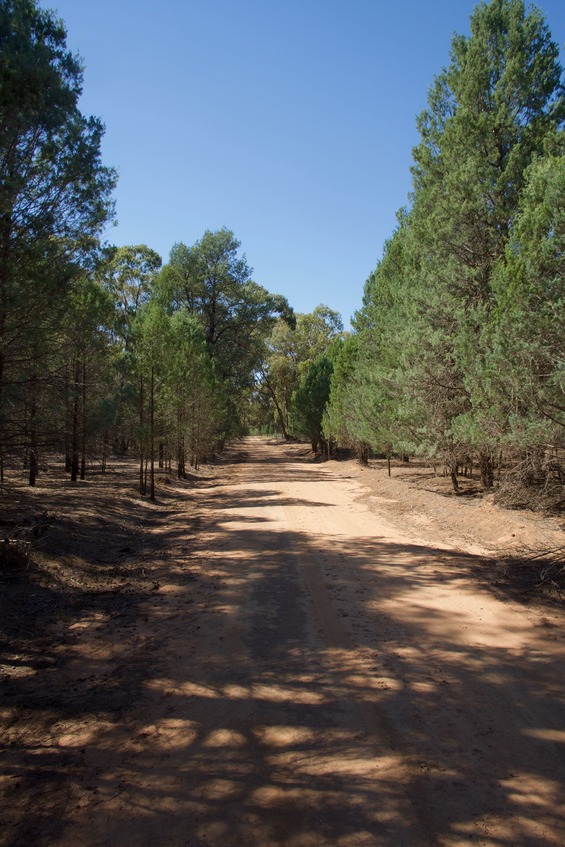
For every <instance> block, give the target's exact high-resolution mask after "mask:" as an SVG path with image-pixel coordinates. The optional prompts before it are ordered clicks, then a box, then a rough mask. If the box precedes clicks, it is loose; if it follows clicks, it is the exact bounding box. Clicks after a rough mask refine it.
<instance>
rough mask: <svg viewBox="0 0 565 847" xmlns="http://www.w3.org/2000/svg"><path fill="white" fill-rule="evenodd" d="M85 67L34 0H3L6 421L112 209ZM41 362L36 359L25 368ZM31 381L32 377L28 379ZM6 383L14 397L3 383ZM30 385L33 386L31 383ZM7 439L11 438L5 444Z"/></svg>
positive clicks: (1, 316) (2, 418) (0, 344)
mask: <svg viewBox="0 0 565 847" xmlns="http://www.w3.org/2000/svg"><path fill="white" fill-rule="evenodd" d="M81 87H82V68H81V65H80V62H79V61H78V59H77V58H76V57H75V56H73V55H72V54H71V53H70V52H69V51H68V49H67V46H66V33H65V29H64V26H63V24H62V23H61V22H60V21H58V20H57V19H56V18H55V17H54V15H53V14H52V13H51V12H46V11H43V10H41V9H39V8H38V6H37V3H36V2H35V0H1V2H0V429H1V431H2V432H3V433H4V434H5V436H4V438H5V437H6V433H10V430H11V429H13V427H12V426H11V424H12V420H11V419H12V414H13V411H12V410H13V409H15V408H17V407H18V406H19V405H21V403H22V402H23V395H24V394H25V393H26V392H28V391H29V390H30V380H31V381H32V382H33V381H36V382H37V378H38V375H40V372H41V369H42V368H43V364H42V358H43V354H42V351H41V350H40V349H38V347H37V343H36V340H37V332H38V328H39V325H40V324H41V325H44V324H45V322H46V321H47V320H48V319H49V318H51V317H52V318H53V320H55V321H59V320H61V319H62V317H61V316H62V314H64V298H65V295H66V291H67V289H68V286H69V285H70V282H71V281H72V279H73V277H74V275H75V273H76V272H77V269H79V268H80V266H83V267H84V266H87V265H88V262H89V257H90V256H91V254H92V252H93V250H95V249H96V244H97V241H96V239H97V236H98V235H99V234H100V233H101V231H102V228H103V226H104V225H105V223H106V222H107V220H108V218H109V217H110V216H111V214H112V201H111V191H112V189H113V186H114V183H115V174H114V172H113V171H112V170H110V169H108V168H106V167H104V166H103V165H102V164H101V160H100V142H101V138H102V133H103V128H102V125H101V123H100V121H98V120H97V119H95V118H85V117H84V116H83V115H82V114H81V113H80V111H79V108H78V98H79V96H80V93H81ZM32 362H35V364H36V367H31V368H30V367H29V365H30V363H32ZM32 389H33V386H32ZM8 391H9V393H10V397H9V403H8V402H7V392H8ZM32 393H33V390H32ZM4 446H6V445H4Z"/></svg>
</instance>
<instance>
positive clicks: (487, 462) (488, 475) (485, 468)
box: [480, 453, 494, 489]
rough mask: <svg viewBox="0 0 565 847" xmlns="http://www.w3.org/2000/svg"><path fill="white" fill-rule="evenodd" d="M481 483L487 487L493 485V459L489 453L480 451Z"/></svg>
mask: <svg viewBox="0 0 565 847" xmlns="http://www.w3.org/2000/svg"><path fill="white" fill-rule="evenodd" d="M480 467H481V483H482V485H483V487H484V488H486V489H489V488H492V486H493V485H494V461H493V458H492V456H491V455H490V453H481V455H480Z"/></svg>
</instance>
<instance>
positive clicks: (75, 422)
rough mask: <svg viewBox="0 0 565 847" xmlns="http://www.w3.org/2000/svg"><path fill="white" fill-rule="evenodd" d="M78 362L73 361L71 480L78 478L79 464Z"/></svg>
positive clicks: (74, 480)
mask: <svg viewBox="0 0 565 847" xmlns="http://www.w3.org/2000/svg"><path fill="white" fill-rule="evenodd" d="M79 388H80V363H79V362H78V361H77V362H76V363H75V377H74V389H75V390H74V399H73V417H72V434H71V482H76V481H77V479H78V465H79V423H80V418H79V413H80V392H79Z"/></svg>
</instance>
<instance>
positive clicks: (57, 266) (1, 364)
mask: <svg viewBox="0 0 565 847" xmlns="http://www.w3.org/2000/svg"><path fill="white" fill-rule="evenodd" d="M81 87H82V68H81V65H80V62H79V61H78V59H77V58H76V57H75V56H73V55H72V54H71V53H70V52H69V51H68V49H67V46H66V32H65V29H64V26H63V24H62V23H61V22H60V21H58V20H57V19H56V18H55V17H54V16H53V15H52V13H50V12H46V11H42V10H40V9H39V8H38V6H37V4H36V3H35V2H34V0H0V181H1V185H0V476H1V478H2V481H3V479H4V471H5V468H6V467H7V466H8V465H13V464H14V463H17V464H18V465H19V466H20V467H21V466H22V464H23V465H24V466H25V467H26V468H27V471H28V474H29V482H30V484H31V485H35V483H36V479H37V476H38V474H39V473H40V470H41V466H42V460H45V459H46V458H47V457H49V456H52V455H53V454H54V453H58V454H60V455H61V456H63V457H64V459H65V463H66V467H67V471H68V473H69V475H70V478H71V479H72V480H76V479H78V478H79V477H80V478H84V476H85V473H86V469H87V466H88V464H89V462H91V461H93V460H96V461H97V462H98V463H100V464H102V465H104V462H105V459H106V457H107V456H109V455H114V454H119V455H129V456H138V457H139V475H140V490H141V492H142V493H149V494H150V495H151V496H154V467H155V464H156V463H160V464H161V465H167V466H168V467H171V468H174V469H175V471H176V473H178V475H179V476H181V477H182V476H184V475H185V474H186V470H187V466H188V465H189V464H192V465H193V466H198V463H199V462H200V461H201V460H202V458H203V457H205V456H206V455H208V454H209V453H211V452H212V451H213V450H214V449H216V448H217V447H218V446H221V445H222V444H223V443H224V441H225V439H226V438H227V437H229V436H231V435H233V434H236V433H238V432H240V431H241V430H242V428H243V427H244V426H245V422H244V421H245V417H246V414H245V413H246V409H247V404H248V397H249V395H250V393H251V392H252V389H253V385H254V380H255V373H256V372H257V370H258V368H259V366H260V361H261V356H262V351H263V343H264V339H265V337H266V336H267V335H269V333H270V331H271V329H272V327H273V326H274V323H275V319H276V318H281V317H283V318H284V319H285V320H287V321H289V322H290V323H292V321H293V315H292V311H291V310H290V308H289V307H288V304H287V302H286V300H285V299H284V298H282V297H277V296H273V295H271V294H269V293H268V292H267V291H266V290H265V289H264V288H262V287H261V286H259V285H257V284H256V283H255V282H253V281H252V279H251V269H250V268H249V266H248V265H247V262H246V259H245V256H241V255H240V254H239V247H240V245H239V242H238V241H237V240H236V238H235V236H234V235H233V233H231V232H230V231H228V230H225V229H224V230H221V231H219V232H215V233H213V232H208V231H207V232H205V234H204V236H203V237H202V238H201V239H200V240H199V241H198V242H197V243H196V244H195V245H193V246H192V247H187V246H185V245H184V244H177V245H175V247H174V248H173V250H172V251H171V255H170V259H169V262H168V263H167V265H166V266H165V267H163V268H162V267H161V264H162V263H161V258H160V257H159V256H158V255H157V254H156V253H155V251H153V250H151V249H150V248H149V247H147V246H145V245H136V246H132V247H120V248H116V247H109V246H107V245H104V244H102V242H101V240H100V239H101V237H102V234H103V232H104V230H105V228H106V227H107V226H108V224H109V222H110V221H111V219H112V216H113V203H112V191H113V189H114V186H115V182H116V175H115V173H114V171H113V170H112V169H110V168H107V167H105V166H104V165H103V164H102V162H101V156H100V144H101V139H102V135H103V127H102V125H101V124H100V122H99V121H98V120H97V119H94V118H85V117H84V116H83V115H82V114H81V113H80V110H79V108H78V98H79V96H80V93H81Z"/></svg>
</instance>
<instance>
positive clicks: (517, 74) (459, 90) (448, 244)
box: [410, 0, 565, 486]
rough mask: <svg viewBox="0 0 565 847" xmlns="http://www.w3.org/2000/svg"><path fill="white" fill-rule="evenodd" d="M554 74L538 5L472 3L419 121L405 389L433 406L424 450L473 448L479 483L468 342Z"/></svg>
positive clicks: (484, 466) (543, 128)
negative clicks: (416, 340)
mask: <svg viewBox="0 0 565 847" xmlns="http://www.w3.org/2000/svg"><path fill="white" fill-rule="evenodd" d="M561 74H562V71H561V67H560V65H559V62H558V48H557V46H556V44H554V43H553V42H552V40H551V37H550V34H549V32H548V29H547V27H546V25H545V22H544V20H543V17H542V15H541V13H540V12H539V11H538V10H536V9H531V10H529V11H528V12H526V9H525V6H524V3H523V2H522V0H492V2H490V3H489V4H486V3H481V4H480V5H479V6H477V7H476V9H475V11H474V13H473V15H472V18H471V35H470V36H469V37H465V36H457V37H455V38H454V40H453V42H452V52H451V61H450V64H449V66H448V67H447V69H445V70H444V71H443V73H442V74H440V76H439V77H438V78H437V79H436V81H435V84H434V86H433V87H432V89H431V91H430V96H429V107H428V109H427V110H425V111H424V112H423V113H422V115H421V116H420V118H419V124H418V125H419V129H420V133H421V142H420V144H419V145H418V146H417V147H416V148H415V150H414V160H415V165H414V168H413V174H414V189H415V190H414V204H413V208H412V211H411V215H410V229H411V233H412V237H413V245H414V248H415V250H416V253H417V255H418V260H419V261H418V272H417V275H416V276H415V278H414V283H413V289H412V294H413V300H414V304H415V307H416V308H415V317H414V320H415V328H416V329H417V331H418V334H419V337H420V339H421V351H420V355H419V357H418V361H417V362H414V367H413V371H412V373H413V376H414V382H413V387H414V390H415V393H416V396H419V398H420V400H421V402H423V403H424V404H425V405H426V406H427V407H428V408H429V409H433V410H434V418H435V424H434V423H432V421H430V423H431V424H432V425H431V426H430V428H429V431H430V435H431V437H432V439H433V440H435V445H434V444H431V445H430V447H432V448H434V447H437V445H438V443H439V442H440V441H441V442H443V447H442V450H443V451H444V452H445V451H447V452H448V453H449V452H451V453H452V455H453V456H455V454H456V453H457V452H458V450H460V449H474V450H476V451H477V452H478V454H479V459H480V465H481V470H482V479H483V483H484V484H485V485H487V486H488V485H490V484H491V483H492V479H493V455H494V447H495V438H494V437H493V435H492V434H491V433H490V432H488V431H486V430H485V429H484V427H481V426H477V425H476V421H475V419H474V409H475V402H474V396H473V393H472V391H471V390H470V384H471V383H472V382H474V383H475V384H478V383H479V382H480V379H481V372H482V370H483V357H482V355H481V351H480V345H479V339H480V337H481V332H482V329H483V327H484V326H485V325H486V324H488V322H489V321H490V320H491V317H492V312H493V308H494V305H495V301H496V298H495V296H494V293H493V280H494V277H495V274H496V272H497V268H498V266H499V264H500V263H504V261H505V256H506V248H507V244H508V239H509V236H510V233H511V230H512V226H513V224H514V221H515V219H516V216H517V215H518V214H519V211H520V205H521V202H522V197H523V192H524V186H525V179H526V173H527V169H528V166H529V165H530V164H531V163H532V162H533V161H534V159H535V158H536V157H537V156H539V155H542V154H543V150H544V142H545V139H547V138H548V137H550V136H553V135H554V133H555V132H556V131H558V129H559V127H560V126H561V125H562V123H563V119H564V117H565V99H564V96H563V86H562V83H561ZM434 430H435V433H436V434H435V436H434V435H433V431H434Z"/></svg>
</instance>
